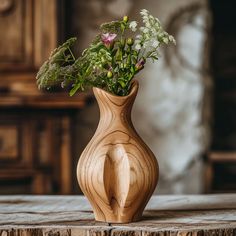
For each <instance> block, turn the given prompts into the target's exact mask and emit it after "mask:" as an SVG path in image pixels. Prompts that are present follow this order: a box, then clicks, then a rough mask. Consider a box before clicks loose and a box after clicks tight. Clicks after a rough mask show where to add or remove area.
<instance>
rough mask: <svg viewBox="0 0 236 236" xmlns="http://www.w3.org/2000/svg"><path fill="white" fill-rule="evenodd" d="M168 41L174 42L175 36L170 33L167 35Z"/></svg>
mask: <svg viewBox="0 0 236 236" xmlns="http://www.w3.org/2000/svg"><path fill="white" fill-rule="evenodd" d="M169 41H170V42H173V43H174V44H176V41H175V38H174V37H173V36H172V35H169Z"/></svg>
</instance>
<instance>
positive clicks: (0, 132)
mask: <svg viewBox="0 0 236 236" xmlns="http://www.w3.org/2000/svg"><path fill="white" fill-rule="evenodd" d="M18 140H19V135H18V128H17V126H15V125H7V126H3V125H1V124H0V160H3V159H6V160H15V159H17V157H18V156H19V145H18V143H19V142H18Z"/></svg>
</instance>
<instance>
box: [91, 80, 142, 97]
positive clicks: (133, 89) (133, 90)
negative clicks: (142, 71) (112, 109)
mask: <svg viewBox="0 0 236 236" xmlns="http://www.w3.org/2000/svg"><path fill="white" fill-rule="evenodd" d="M138 87H139V82H138V81H137V80H136V79H134V80H133V81H132V82H131V89H130V93H129V94H128V95H125V96H119V95H115V94H113V93H111V92H108V91H106V90H104V89H102V88H99V87H93V92H95V91H96V90H100V91H102V92H103V93H106V94H107V95H108V96H110V97H114V98H119V99H127V98H129V97H131V96H132V95H133V94H136V93H137V90H138Z"/></svg>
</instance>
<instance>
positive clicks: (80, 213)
mask: <svg viewBox="0 0 236 236" xmlns="http://www.w3.org/2000/svg"><path fill="white" fill-rule="evenodd" d="M89 235H101V236H102V235H104V236H109V235H112V236H118V235H132V236H136V235H137V236H148V235H152V236H154V235H163V236H168V235H171V236H174V235H201V236H202V235H232V236H234V235H236V194H214V195H160V196H153V197H152V198H151V200H150V202H149V204H148V206H147V207H146V210H145V212H144V215H143V219H142V220H141V221H139V222H135V223H130V224H108V223H103V222H96V221H95V220H94V216H93V213H92V210H91V207H90V205H89V203H88V201H87V200H86V199H85V198H84V197H82V196H29V195H28V196H0V236H89Z"/></svg>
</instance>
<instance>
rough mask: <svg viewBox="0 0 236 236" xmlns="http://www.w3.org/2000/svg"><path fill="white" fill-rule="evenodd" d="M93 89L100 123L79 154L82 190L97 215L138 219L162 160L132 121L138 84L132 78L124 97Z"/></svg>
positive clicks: (105, 218)
mask: <svg viewBox="0 0 236 236" xmlns="http://www.w3.org/2000/svg"><path fill="white" fill-rule="evenodd" d="M93 91H94V94H95V96H96V99H97V101H98V105H99V108H100V122H99V125H98V128H97V130H96V133H95V135H94V137H93V138H92V140H91V141H90V143H89V144H88V145H87V147H86V148H85V150H84V152H83V153H82V155H81V157H80V159H79V163H78V167H77V177H78V181H79V184H80V187H81V190H82V191H83V193H84V194H85V195H86V196H87V197H88V199H89V201H90V203H91V205H92V206H93V210H94V214H95V219H96V220H98V221H106V222H118V223H124V222H132V221H136V220H139V219H140V217H141V216H142V212H143V210H144V207H145V206H146V204H147V202H148V200H149V199H150V197H151V195H152V193H153V191H154V189H155V187H156V184H157V180H158V164H157V161H156V158H155V156H154V154H153V153H152V151H151V150H150V149H149V148H148V147H147V145H146V144H145V143H144V142H143V141H142V139H141V138H140V137H139V135H138V134H137V132H136V131H135V129H134V127H133V124H132V121H131V110H132V106H133V103H134V100H135V97H136V95H137V91H138V83H137V82H134V83H133V86H132V89H131V92H130V94H129V95H127V96H125V97H119V96H115V95H112V94H110V93H108V92H106V91H104V90H102V89H99V88H94V90H93Z"/></svg>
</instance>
